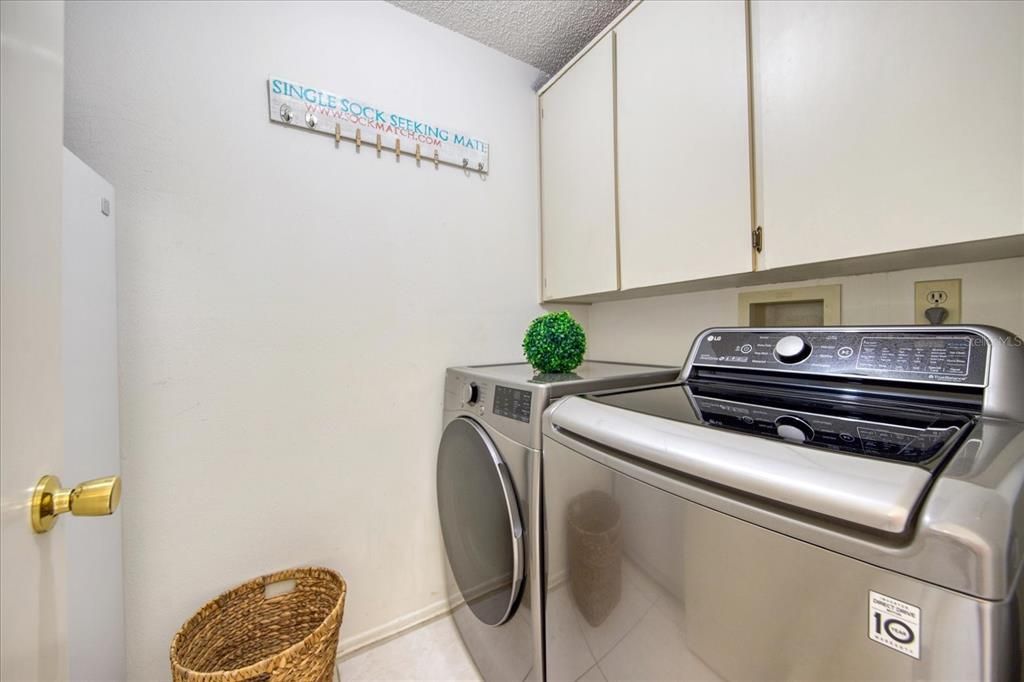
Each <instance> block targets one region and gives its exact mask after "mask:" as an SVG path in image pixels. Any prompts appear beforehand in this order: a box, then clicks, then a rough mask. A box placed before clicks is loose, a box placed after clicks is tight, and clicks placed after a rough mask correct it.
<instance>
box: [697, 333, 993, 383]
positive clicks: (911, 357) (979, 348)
mask: <svg viewBox="0 0 1024 682" xmlns="http://www.w3.org/2000/svg"><path fill="white" fill-rule="evenodd" d="M988 344H989V341H988V339H986V338H985V337H984V336H982V335H980V334H975V333H971V332H966V331H962V332H957V331H953V330H950V331H944V330H941V329H936V330H931V329H927V328H922V329H920V330H917V329H911V330H907V331H900V330H898V329H897V330H881V329H879V330H871V329H853V328H841V329H839V328H819V329H814V328H809V329H798V330H795V329H780V330H771V329H722V330H718V329H715V330H710V331H708V332H707V333H705V334H704V336H702V337H701V338H700V339H699V340H698V341H697V343H696V345H695V347H694V350H693V352H692V353H691V360H690V367H691V370H692V367H718V368H729V369H738V370H749V371H753V372H757V371H762V372H763V371H776V372H788V373H800V374H821V375H831V376H840V377H855V378H871V379H884V380H892V381H909V382H923V383H938V384H960V385H964V386H975V387H984V386H985V385H986V381H987V370H988V357H989V347H988Z"/></svg>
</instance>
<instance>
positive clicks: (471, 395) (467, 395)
mask: <svg viewBox="0 0 1024 682" xmlns="http://www.w3.org/2000/svg"><path fill="white" fill-rule="evenodd" d="M479 394H480V391H479V390H478V389H477V387H476V384H463V385H462V402H464V403H466V404H467V405H472V404H473V403H475V402H476V401H477V398H479V397H480V395H479Z"/></svg>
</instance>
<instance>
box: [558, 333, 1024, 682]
mask: <svg viewBox="0 0 1024 682" xmlns="http://www.w3.org/2000/svg"><path fill="white" fill-rule="evenodd" d="M543 448H544V510H545V511H544V519H545V526H546V529H545V534H546V535H545V537H546V539H547V546H546V548H545V564H546V576H545V577H546V580H547V583H546V584H547V590H546V592H545V602H544V603H545V609H544V611H545V618H546V634H547V635H548V637H547V640H546V648H545V672H546V677H547V679H548V680H552V681H554V680H570V681H571V680H576V679H578V678H579V676H581V675H584V674H586V673H588V672H589V671H591V670H593V672H592V673H590V674H588V677H590V676H591V675H594V676H595V677H597V678H600V677H601V675H603V676H604V677H605V678H607V679H609V680H616V679H618V680H621V679H634V680H638V679H646V680H658V679H662V680H664V679H686V680H729V681H733V682H735V681H738V680H829V681H831V682H840V681H845V682H862V681H864V680H889V681H890V682H895V681H899V680H905V681H907V682H911V681H913V682H925V681H929V680H943V681H945V680H974V681H988V682H1011V681H1014V682H1020V680H1022V679H1024V634H1022V633H1024V630H1022V625H1021V624H1022V616H1024V581H1022V579H1021V575H1022V573H1024V552H1022V548H1024V341H1022V340H1021V338H1020V337H1018V336H1016V335H1014V334H1012V333H1010V332H1007V331H1004V330H1001V329H996V328H993V327H984V326H975V325H942V326H901V327H810V328H779V327H775V328H763V329H754V328H716V329H709V330H706V331H705V332H704V333H703V334H701V335H700V336H698V337H697V339H696V340H695V342H694V344H693V346H692V349H691V351H690V356H689V360H688V361H687V363H686V364H685V366H684V371H683V373H682V376H681V381H680V382H679V383H677V384H675V385H668V386H660V387H657V388H651V389H640V390H627V391H608V392H597V393H592V394H589V395H574V396H571V397H567V398H564V399H562V400H560V401H558V402H557V403H555V404H554V405H552V406H551V407H549V408H548V409H547V410H546V411H545V413H544V444H543ZM595 499H596V500H604V501H606V503H607V504H608V506H609V507H610V508H611V509H612V513H611V514H609V515H607V516H609V517H611V518H613V519H614V528H615V532H616V535H615V536H614V539H615V542H614V543H611V542H604V541H603V538H605V537H608V536H607V534H606V535H605V536H598V535H594V534H592V535H591V538H592V539H591V540H590V541H589V542H588V543H587V544H583V543H578V542H577V543H575V544H573V542H572V539H573V537H574V536H573V532H574V531H573V528H574V514H576V513H577V510H578V508H579V506H580V504H581V501H584V502H585V501H589V500H595ZM606 525H610V524H606ZM595 553H599V556H598V559H600V560H599V561H594V560H593V556H594V554H595ZM595 567H596V568H595ZM609 584H611V585H612V586H613V587H614V591H612V590H609V589H607V588H606V586H607V585H609ZM595 587H596V588H605V589H603V590H602V589H595ZM609 594H611V596H612V597H613V598H612V599H607V598H605V597H606V595H609ZM595 602H596V606H595ZM595 612H596V617H595ZM594 668H596V670H594Z"/></svg>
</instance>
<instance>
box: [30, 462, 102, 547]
mask: <svg viewBox="0 0 1024 682" xmlns="http://www.w3.org/2000/svg"><path fill="white" fill-rule="evenodd" d="M120 501H121V477H120V476H107V477H106V478H95V479H93V480H91V481H86V482H85V483H80V484H79V485H76V486H75V487H74V488H71V489H68V488H61V487H60V479H59V478H57V477H56V476H43V477H42V478H40V479H39V483H37V484H36V489H35V491H34V492H33V493H32V530H34V531H35V532H37V533H45V532H46V531H48V530H50V529H51V528H53V525H54V524H55V523H57V517H58V516H60V515H61V514H65V513H67V512H71V513H72V514H74V515H75V516H109V515H110V514H113V513H114V510H115V509H117V505H118V503H119V502H120Z"/></svg>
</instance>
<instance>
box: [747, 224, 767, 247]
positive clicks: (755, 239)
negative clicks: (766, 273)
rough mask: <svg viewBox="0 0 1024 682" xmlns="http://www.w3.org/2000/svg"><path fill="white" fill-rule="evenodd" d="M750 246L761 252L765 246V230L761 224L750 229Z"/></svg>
mask: <svg viewBox="0 0 1024 682" xmlns="http://www.w3.org/2000/svg"><path fill="white" fill-rule="evenodd" d="M750 246H751V248H752V249H754V251H757V252H758V253H761V248H762V247H763V246H764V230H763V229H762V228H761V226H760V225H758V226H757V227H755V228H754V229H753V230H751V231H750Z"/></svg>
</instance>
